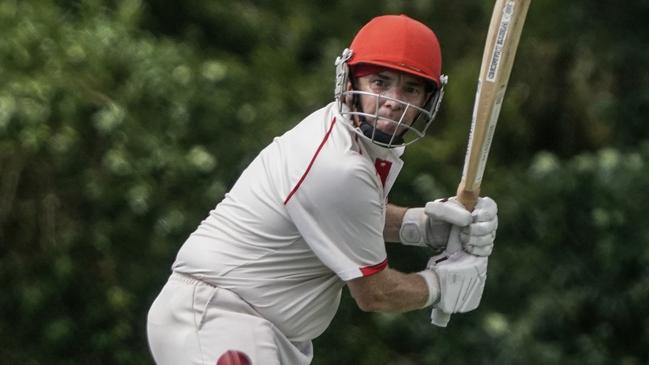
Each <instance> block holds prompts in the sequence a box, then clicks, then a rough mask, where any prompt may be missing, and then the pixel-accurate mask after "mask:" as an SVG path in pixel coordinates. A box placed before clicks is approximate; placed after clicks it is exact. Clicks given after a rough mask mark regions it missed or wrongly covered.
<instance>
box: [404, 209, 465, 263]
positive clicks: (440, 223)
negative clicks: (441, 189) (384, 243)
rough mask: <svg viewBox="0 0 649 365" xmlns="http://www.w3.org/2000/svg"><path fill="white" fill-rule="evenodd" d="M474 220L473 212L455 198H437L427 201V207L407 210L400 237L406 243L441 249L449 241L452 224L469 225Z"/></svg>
mask: <svg viewBox="0 0 649 365" xmlns="http://www.w3.org/2000/svg"><path fill="white" fill-rule="evenodd" d="M472 221H473V217H472V216H471V213H469V212H468V211H467V210H466V209H464V207H463V206H462V205H461V204H460V203H458V202H457V201H456V200H455V199H437V200H435V201H433V202H428V203H426V207H425V208H410V209H408V210H407V211H406V214H405V215H404V216H403V221H402V222H401V228H400V229H399V238H400V240H401V243H403V244H404V245H412V246H421V247H424V246H430V247H431V248H433V249H435V250H437V251H441V250H442V249H444V248H445V247H446V244H447V242H448V239H449V234H450V232H451V225H457V226H460V227H467V226H468V225H469V224H470V223H471V222H472Z"/></svg>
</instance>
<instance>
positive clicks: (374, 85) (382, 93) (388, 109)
mask: <svg viewBox="0 0 649 365" xmlns="http://www.w3.org/2000/svg"><path fill="white" fill-rule="evenodd" d="M356 87H357V89H358V90H359V91H366V92H370V93H373V94H377V95H379V97H378V98H377V97H376V96H371V95H360V105H361V108H362V109H363V112H365V113H369V114H374V113H375V112H377V115H378V116H379V117H382V118H387V119H390V120H394V121H399V120H402V123H404V124H406V125H410V124H411V123H412V122H413V121H414V119H415V118H416V117H417V114H418V111H417V110H416V109H414V108H412V107H410V108H408V110H407V111H406V104H403V103H400V102H397V101H395V100H392V99H396V100H401V101H402V102H405V103H410V104H412V105H414V106H417V107H423V106H424V104H425V103H426V101H427V100H428V98H429V96H430V94H431V93H430V92H429V91H427V88H426V81H424V79H422V78H420V77H417V76H414V75H410V74H407V73H404V72H399V71H391V70H383V71H380V72H378V73H375V74H370V75H366V76H362V77H359V78H357V85H356ZM377 108H378V109H377ZM404 111H406V114H405V116H403V119H402V115H403V113H404ZM367 122H368V123H369V124H371V125H374V122H375V120H374V118H367ZM376 127H377V128H378V129H379V130H381V131H382V132H384V133H387V134H393V133H394V132H395V130H396V128H397V124H396V123H393V122H390V121H388V120H384V119H380V118H379V119H378V121H376ZM404 130H405V127H400V128H399V130H398V131H397V135H399V134H401V133H402V132H403V131H404Z"/></svg>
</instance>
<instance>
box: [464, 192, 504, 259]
mask: <svg viewBox="0 0 649 365" xmlns="http://www.w3.org/2000/svg"><path fill="white" fill-rule="evenodd" d="M471 216H472V220H473V222H472V223H471V224H470V225H469V226H468V227H463V228H462V229H460V242H461V243H462V248H463V249H464V251H466V252H468V253H470V254H473V255H476V256H489V255H491V251H493V247H494V240H495V239H496V229H498V206H497V205H496V202H495V201H493V199H491V198H489V197H484V198H479V199H478V203H477V204H476V206H475V209H473V212H471Z"/></svg>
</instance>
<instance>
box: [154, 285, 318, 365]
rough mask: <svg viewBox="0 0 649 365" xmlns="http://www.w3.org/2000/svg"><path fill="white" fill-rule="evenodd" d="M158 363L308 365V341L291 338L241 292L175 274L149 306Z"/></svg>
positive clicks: (309, 355) (169, 364)
mask: <svg viewBox="0 0 649 365" xmlns="http://www.w3.org/2000/svg"><path fill="white" fill-rule="evenodd" d="M147 336H148V339H149V348H150V349H151V353H152V354H153V358H154V360H155V362H156V364H158V365H190V364H191V365H302V364H304V365H307V364H309V363H311V359H312V357H313V351H312V345H311V342H310V341H305V342H299V343H296V342H291V341H289V340H288V339H287V338H286V336H284V334H283V333H281V332H280V331H279V330H278V329H277V328H276V327H275V326H274V325H273V324H272V323H270V322H269V321H268V320H266V319H264V318H262V317H260V316H259V315H258V314H257V313H256V312H255V310H254V309H253V308H252V307H251V306H250V305H249V304H248V303H246V302H245V301H244V300H243V299H241V298H240V297H239V296H238V295H236V294H235V293H233V292H232V291H229V290H227V289H223V288H218V287H214V286H211V285H209V284H207V283H205V282H203V281H200V280H197V279H194V278H191V277H189V276H186V275H183V274H178V273H173V274H171V276H170V277H169V281H167V283H166V284H165V286H164V287H163V288H162V291H161V292H160V294H159V295H158V297H157V298H156V299H155V301H154V302H153V304H152V305H151V309H149V316H148V320H147Z"/></svg>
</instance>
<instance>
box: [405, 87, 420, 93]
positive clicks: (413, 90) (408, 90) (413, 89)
mask: <svg viewBox="0 0 649 365" xmlns="http://www.w3.org/2000/svg"><path fill="white" fill-rule="evenodd" d="M405 92H406V93H408V94H412V95H419V94H421V88H418V87H414V86H413V87H406V89H405Z"/></svg>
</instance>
